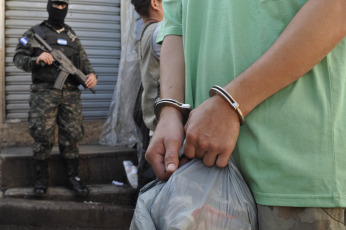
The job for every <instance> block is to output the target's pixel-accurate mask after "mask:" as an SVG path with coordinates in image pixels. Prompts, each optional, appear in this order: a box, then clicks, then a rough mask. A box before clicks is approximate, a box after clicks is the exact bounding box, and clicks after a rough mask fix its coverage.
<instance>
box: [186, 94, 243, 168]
mask: <svg viewBox="0 0 346 230" xmlns="http://www.w3.org/2000/svg"><path fill="white" fill-rule="evenodd" d="M239 129H240V123H239V118H238V116H237V114H236V112H235V111H234V110H233V109H232V108H231V107H230V105H229V104H228V103H227V102H226V101H225V100H224V99H223V98H222V97H220V96H214V97H211V98H209V99H208V100H206V101H204V102H203V103H202V104H201V105H200V106H198V107H197V108H196V109H194V110H192V111H191V113H190V117H189V120H188V121H187V123H186V125H185V135H186V139H185V148H184V154H185V156H186V157H188V158H195V157H197V158H199V159H202V160H203V163H204V164H205V165H206V166H213V165H215V164H216V165H217V166H218V167H225V166H227V164H228V160H229V158H230V156H231V154H232V152H233V150H234V147H235V145H236V142H237V139H238V136H239Z"/></svg>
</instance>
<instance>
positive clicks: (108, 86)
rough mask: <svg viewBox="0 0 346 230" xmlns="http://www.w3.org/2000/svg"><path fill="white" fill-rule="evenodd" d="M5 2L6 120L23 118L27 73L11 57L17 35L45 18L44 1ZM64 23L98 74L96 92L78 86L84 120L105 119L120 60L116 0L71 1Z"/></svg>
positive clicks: (29, 79)
mask: <svg viewBox="0 0 346 230" xmlns="http://www.w3.org/2000/svg"><path fill="white" fill-rule="evenodd" d="M5 3H6V4H5V7H6V8H5V12H6V14H5V27H6V28H5V45H6V51H5V56H6V57H5V77H6V79H5V87H6V88H5V90H6V119H7V120H10V119H20V120H22V121H26V120H27V118H28V110H29V103H28V100H29V87H30V84H31V76H30V73H26V72H24V71H22V70H20V69H18V68H16V67H15V66H14V65H13V62H12V59H13V54H14V50H15V47H16V45H17V43H18V38H19V37H20V36H21V35H22V34H23V33H24V32H25V31H26V30H27V29H29V28H30V27H31V26H33V25H36V24H38V23H40V22H41V21H42V20H45V19H47V17H48V14H47V11H46V5H47V0H35V1H15V0H7V1H6V2H5ZM65 22H66V23H67V24H69V25H70V26H71V27H72V28H73V30H74V31H75V32H76V33H77V35H78V36H79V37H80V39H81V42H82V44H83V46H84V47H85V49H86V52H87V54H88V57H89V59H90V62H91V64H92V66H93V67H94V69H95V71H96V73H97V74H98V76H99V80H98V85H97V86H96V87H95V90H96V94H92V93H91V92H90V91H89V90H84V88H82V87H81V89H82V92H83V93H82V101H83V116H84V119H103V118H106V117H107V115H108V110H109V106H110V103H111V100H112V96H113V93H114V88H115V84H116V80H117V76H118V66H119V62H120V53H121V41H120V40H121V33H120V28H121V24H120V0H97V1H95V0H80V1H78V0H71V1H70V5H69V11H68V15H67V18H66V20H65Z"/></svg>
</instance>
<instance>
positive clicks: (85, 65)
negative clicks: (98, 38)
mask: <svg viewBox="0 0 346 230" xmlns="http://www.w3.org/2000/svg"><path fill="white" fill-rule="evenodd" d="M77 44H78V50H79V57H80V70H81V71H82V72H83V73H84V74H85V75H88V74H91V73H95V70H94V69H93V67H92V66H91V63H90V61H89V58H88V55H87V53H86V52H85V49H84V47H83V45H82V43H81V41H80V40H79V38H78V40H77Z"/></svg>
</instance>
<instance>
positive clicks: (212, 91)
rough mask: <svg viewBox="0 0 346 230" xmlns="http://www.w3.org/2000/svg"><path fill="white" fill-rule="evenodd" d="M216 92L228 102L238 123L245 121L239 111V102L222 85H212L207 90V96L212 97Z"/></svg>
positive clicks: (241, 123)
mask: <svg viewBox="0 0 346 230" xmlns="http://www.w3.org/2000/svg"><path fill="white" fill-rule="evenodd" d="M216 94H218V95H220V96H221V97H222V98H223V99H225V100H226V101H227V102H228V103H229V105H230V106H231V107H232V109H233V110H234V111H235V112H236V113H237V115H238V118H239V123H240V125H243V124H244V121H245V119H244V116H243V113H242V112H241V110H240V108H239V104H238V103H237V102H236V101H235V100H234V99H233V97H232V96H231V95H230V94H229V93H228V92H227V91H226V90H225V89H223V88H222V87H220V86H217V85H214V86H213V87H212V88H210V90H209V96H210V97H212V96H214V95H216Z"/></svg>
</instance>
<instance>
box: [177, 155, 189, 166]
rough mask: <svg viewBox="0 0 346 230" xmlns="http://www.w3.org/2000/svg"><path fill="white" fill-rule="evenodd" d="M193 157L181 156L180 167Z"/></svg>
mask: <svg viewBox="0 0 346 230" xmlns="http://www.w3.org/2000/svg"><path fill="white" fill-rule="evenodd" d="M190 160H191V159H189V158H187V157H184V156H183V157H181V158H180V159H179V168H180V167H181V166H183V165H184V164H186V163H187V162H189V161H190Z"/></svg>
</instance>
